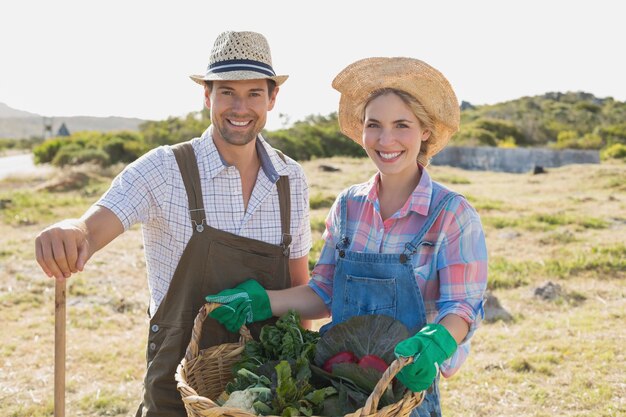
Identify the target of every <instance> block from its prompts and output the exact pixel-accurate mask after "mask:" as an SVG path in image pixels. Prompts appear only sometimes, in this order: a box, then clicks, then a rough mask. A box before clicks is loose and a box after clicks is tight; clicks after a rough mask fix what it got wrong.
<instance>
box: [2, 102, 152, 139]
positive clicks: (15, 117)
mask: <svg viewBox="0 0 626 417" xmlns="http://www.w3.org/2000/svg"><path fill="white" fill-rule="evenodd" d="M51 121H52V133H53V134H56V133H57V131H58V130H59V128H60V127H61V125H62V124H63V123H65V126H67V128H68V130H69V131H70V133H72V132H78V131H81V130H94V131H99V132H110V131H115V130H130V131H138V130H139V125H140V124H141V123H143V122H145V121H146V120H143V119H137V118H127V117H91V116H71V117H53V118H52V119H51ZM43 129H44V125H43V116H41V115H39V114H35V113H30V112H27V111H23V110H17V109H13V108H11V107H9V106H7V105H6V104H4V103H0V138H5V139H26V138H30V137H34V136H39V137H41V136H42V135H43Z"/></svg>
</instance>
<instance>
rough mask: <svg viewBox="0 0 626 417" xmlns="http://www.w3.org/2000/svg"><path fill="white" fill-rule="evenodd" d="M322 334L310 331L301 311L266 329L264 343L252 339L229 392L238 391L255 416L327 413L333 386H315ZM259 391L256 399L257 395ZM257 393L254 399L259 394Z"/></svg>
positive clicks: (290, 314)
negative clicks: (317, 350) (317, 349)
mask: <svg viewBox="0 0 626 417" xmlns="http://www.w3.org/2000/svg"><path fill="white" fill-rule="evenodd" d="M319 337H320V336H319V333H318V332H313V331H310V330H307V329H304V328H303V327H302V326H301V325H300V319H299V316H298V315H297V313H296V312H294V311H290V312H289V313H287V314H285V315H284V316H282V317H280V318H279V319H278V321H277V322H276V324H275V325H266V326H264V327H263V328H262V329H261V333H260V335H259V341H250V342H247V343H246V345H245V346H244V351H243V353H242V358H241V360H240V361H239V362H238V363H237V364H236V365H235V366H234V367H233V373H234V374H235V378H234V379H233V380H232V381H230V382H229V383H228V384H227V385H226V393H230V394H231V395H232V394H233V393H235V392H242V393H240V394H236V396H237V397H241V398H237V401H236V404H241V405H243V407H238V408H243V409H246V410H250V407H251V408H252V409H253V410H254V411H252V413H253V414H258V415H275V416H283V417H293V416H311V415H314V414H315V415H321V411H322V407H323V403H324V400H325V399H326V397H328V396H331V395H334V394H336V393H337V391H336V389H335V388H334V387H332V386H329V385H330V384H327V385H325V386H324V385H322V386H314V385H313V384H312V381H311V368H310V362H311V360H313V355H314V353H315V344H316V343H317V341H318V340H319ZM255 395H256V397H255ZM253 397H254V398H253Z"/></svg>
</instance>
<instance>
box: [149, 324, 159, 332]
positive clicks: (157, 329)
mask: <svg viewBox="0 0 626 417" xmlns="http://www.w3.org/2000/svg"><path fill="white" fill-rule="evenodd" d="M151 329H152V331H153V332H154V333H156V332H158V331H159V325H158V324H153V325H152V327H151Z"/></svg>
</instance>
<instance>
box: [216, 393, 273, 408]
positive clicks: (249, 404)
mask: <svg viewBox="0 0 626 417" xmlns="http://www.w3.org/2000/svg"><path fill="white" fill-rule="evenodd" d="M270 393H271V391H270V389H269V388H265V387H253V388H247V389H245V390H243V391H233V392H231V393H230V395H229V396H228V399H227V400H226V402H225V403H224V404H222V407H233V408H239V409H241V410H244V411H247V412H248V413H251V414H257V411H256V409H255V407H254V406H255V403H257V399H261V402H263V399H265V400H267V399H268V398H269V395H270Z"/></svg>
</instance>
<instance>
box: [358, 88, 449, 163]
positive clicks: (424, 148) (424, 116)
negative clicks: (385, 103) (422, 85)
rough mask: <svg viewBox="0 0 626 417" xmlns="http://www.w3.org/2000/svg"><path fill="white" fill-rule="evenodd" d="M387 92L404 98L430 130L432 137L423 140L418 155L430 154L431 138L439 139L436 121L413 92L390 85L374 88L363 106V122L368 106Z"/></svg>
mask: <svg viewBox="0 0 626 417" xmlns="http://www.w3.org/2000/svg"><path fill="white" fill-rule="evenodd" d="M387 94H395V95H396V96H398V97H399V98H400V100H402V101H403V102H404V104H406V105H407V106H408V107H409V109H411V112H413V114H414V115H415V117H416V118H417V120H419V122H420V124H421V125H422V128H424V129H426V130H428V131H429V132H430V137H429V138H428V140H427V141H426V142H422V145H421V147H420V153H419V155H418V157H419V156H424V157H425V156H426V155H428V144H429V142H430V141H431V140H432V141H433V142H436V141H437V139H436V138H435V121H434V120H433V118H432V117H430V115H429V114H428V112H427V111H426V108H425V107H424V106H423V105H422V103H420V102H419V100H418V99H417V98H415V97H413V96H412V95H411V94H409V93H407V92H406V91H402V90H398V89H397V88H390V87H386V88H381V89H378V90H374V91H373V92H372V93H371V94H370V95H369V96H368V97H367V99H366V100H365V102H364V103H363V106H362V107H361V122H364V121H365V109H366V108H367V106H368V105H369V104H370V103H371V102H372V101H373V100H374V99H376V98H378V97H381V96H384V95H387Z"/></svg>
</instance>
